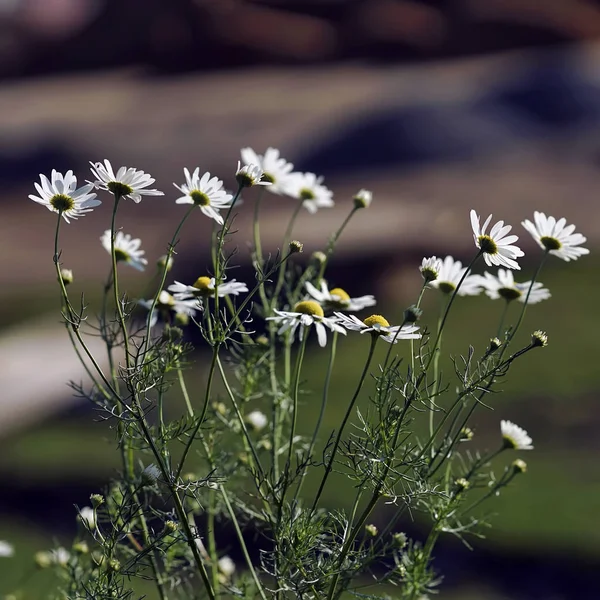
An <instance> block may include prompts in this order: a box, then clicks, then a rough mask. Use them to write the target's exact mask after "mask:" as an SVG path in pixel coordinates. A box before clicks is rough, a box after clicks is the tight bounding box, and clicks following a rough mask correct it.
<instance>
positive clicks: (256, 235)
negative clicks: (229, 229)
mask: <svg viewBox="0 0 600 600" xmlns="http://www.w3.org/2000/svg"><path fill="white" fill-rule="evenodd" d="M263 192H264V186H263V187H261V188H260V190H259V192H258V196H257V198H256V202H255V203H254V219H253V221H252V237H253V239H254V256H255V259H254V269H255V271H256V272H257V273H258V274H260V275H262V273H263V268H264V261H263V253H262V244H261V240H260V223H259V212H260V202H261V200H262V196H263ZM258 293H259V296H260V299H261V301H262V305H263V310H264V311H265V312H267V311H268V310H269V299H268V298H267V294H266V292H265V283H264V281H262V282H261V284H260V287H259V288H258Z"/></svg>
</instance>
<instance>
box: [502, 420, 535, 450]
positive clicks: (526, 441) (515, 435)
mask: <svg viewBox="0 0 600 600" xmlns="http://www.w3.org/2000/svg"><path fill="white" fill-rule="evenodd" d="M500 431H501V432H502V439H503V440H504V447H505V448H512V449H514V450H533V446H532V445H531V442H532V441H533V440H532V439H531V438H530V437H529V436H528V435H527V432H526V431H525V430H524V429H523V428H521V427H519V426H518V425H515V424H514V423H513V422H511V421H500Z"/></svg>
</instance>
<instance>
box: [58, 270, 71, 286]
mask: <svg viewBox="0 0 600 600" xmlns="http://www.w3.org/2000/svg"><path fill="white" fill-rule="evenodd" d="M60 278H61V279H62V282H63V283H64V284H65V286H67V285H70V284H71V283H73V271H71V269H61V270H60Z"/></svg>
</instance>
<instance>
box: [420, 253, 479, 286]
mask: <svg viewBox="0 0 600 600" xmlns="http://www.w3.org/2000/svg"><path fill="white" fill-rule="evenodd" d="M466 270H467V269H466V267H465V268H463V266H462V263H461V262H460V261H459V260H454V258H453V257H452V256H446V258H444V260H443V261H441V268H440V270H439V273H438V277H437V279H435V280H433V281H431V282H429V285H430V286H431V287H432V288H435V289H437V290H439V291H440V292H442V293H443V294H452V293H454V290H455V289H456V288H457V286H458V284H459V283H460V280H461V279H462V276H463V275H464V273H465V271H466ZM480 279H481V278H480V276H479V275H467V276H466V277H465V280H464V281H463V282H462V284H461V286H460V288H458V292H457V294H458V295H459V296H477V295H478V294H479V293H480V292H481V289H482V286H481V283H480Z"/></svg>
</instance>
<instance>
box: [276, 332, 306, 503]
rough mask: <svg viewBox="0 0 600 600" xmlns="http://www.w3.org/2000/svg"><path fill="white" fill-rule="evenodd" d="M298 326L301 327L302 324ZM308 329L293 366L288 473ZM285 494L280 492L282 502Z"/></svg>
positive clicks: (290, 468) (290, 464)
mask: <svg viewBox="0 0 600 600" xmlns="http://www.w3.org/2000/svg"><path fill="white" fill-rule="evenodd" d="M300 327H303V326H302V325H301V326H300ZM308 333H309V330H305V331H304V337H303V338H302V342H301V344H300V350H299V351H298V356H297V357H296V366H295V368H294V383H293V389H292V424H291V427H290V438H289V441H288V454H287V460H286V463H285V468H286V471H287V472H288V473H291V471H292V455H293V453H294V438H295V436H296V423H297V422H298V391H299V387H300V373H301V372H302V362H303V361H304V352H305V350H306V341H307V340H308ZM284 497H285V494H284V493H282V494H281V499H282V504H283V499H284Z"/></svg>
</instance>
